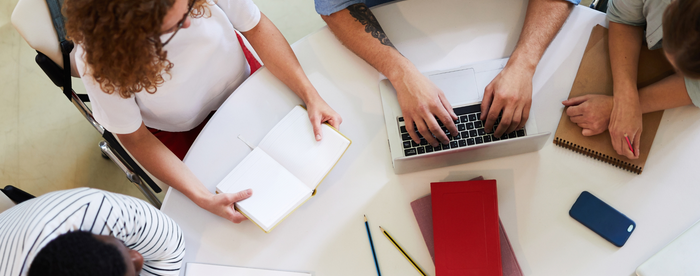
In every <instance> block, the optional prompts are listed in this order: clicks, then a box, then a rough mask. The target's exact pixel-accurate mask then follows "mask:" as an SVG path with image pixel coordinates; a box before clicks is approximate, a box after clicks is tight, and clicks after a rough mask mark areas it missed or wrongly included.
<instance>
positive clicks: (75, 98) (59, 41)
mask: <svg viewBox="0 0 700 276" xmlns="http://www.w3.org/2000/svg"><path fill="white" fill-rule="evenodd" d="M62 4H63V0H20V1H19V2H18V3H17V6H16V7H15V10H14V11H13V12H12V25H14V27H15V29H17V31H18V32H19V33H20V35H22V37H23V38H24V40H26V41H27V43H28V44H29V46H31V47H32V48H34V49H35V50H36V51H37V56H36V62H37V64H39V67H41V69H42V70H43V71H44V73H46V75H47V76H48V77H49V78H50V79H51V81H53V83H54V84H55V85H56V86H58V87H59V88H61V89H62V90H63V94H64V95H65V96H66V97H67V98H68V100H70V101H71V102H72V103H73V105H75V107H76V108H77V109H78V111H80V113H81V114H82V115H83V117H85V119H86V120H87V121H88V122H89V123H90V124H91V125H92V126H93V127H94V128H95V129H96V130H97V131H98V132H99V133H100V134H101V135H102V137H103V138H104V140H103V141H101V142H100V143H99V147H100V150H101V151H102V153H103V156H104V157H106V158H109V159H111V160H112V161H113V162H114V163H115V164H117V166H119V168H120V169H122V171H124V173H125V174H126V177H127V179H129V181H131V182H132V183H134V185H136V187H137V188H139V190H140V191H141V192H142V193H143V194H144V196H145V197H146V198H147V199H148V200H149V201H150V203H151V204H153V205H154V206H155V207H156V208H160V205H161V202H160V200H159V199H158V198H157V197H156V196H155V194H154V191H155V192H156V193H160V192H161V191H162V189H161V187H160V186H158V185H157V184H156V183H155V182H154V181H153V179H152V178H151V176H149V175H148V173H147V172H146V171H144V170H143V169H142V168H141V167H140V166H139V164H138V163H137V162H136V161H135V160H134V159H133V158H132V157H131V156H130V155H129V153H128V152H127V151H126V150H125V149H124V148H123V147H122V146H121V144H120V143H119V141H118V140H117V138H116V136H114V135H113V134H112V133H111V132H109V131H107V130H106V129H105V128H104V127H103V126H101V125H100V124H99V123H98V122H97V121H95V119H94V118H93V116H92V111H91V110H90V109H89V108H88V107H87V106H86V105H85V102H89V101H90V99H89V98H88V97H87V95H82V94H76V93H75V91H73V89H72V85H71V80H72V77H78V74H77V70H76V69H75V65H74V64H75V62H74V61H75V57H74V51H73V48H74V47H73V43H72V42H71V41H68V40H66V39H65V31H64V30H63V16H62V15H61V14H60V10H61V5H62ZM49 6H51V7H52V9H50V8H49ZM52 11H53V13H52ZM59 34H60V35H59ZM144 182H145V183H144Z"/></svg>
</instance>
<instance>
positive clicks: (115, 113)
mask: <svg viewBox="0 0 700 276" xmlns="http://www.w3.org/2000/svg"><path fill="white" fill-rule="evenodd" d="M211 3H212V5H211V6H210V7H209V9H210V10H211V17H208V18H191V24H190V27H189V28H186V29H181V30H180V31H178V33H177V35H175V37H174V38H173V39H172V40H171V41H170V43H168V45H166V46H165V47H164V50H166V51H167V52H168V60H170V62H171V63H172V64H173V65H174V66H173V68H172V69H171V70H170V76H169V75H168V74H164V76H163V77H164V79H165V82H164V83H163V84H162V85H161V86H159V87H158V90H157V91H156V93H154V94H149V93H148V92H146V91H141V92H138V93H136V94H135V95H134V96H132V97H130V98H128V99H124V98H122V97H121V96H119V93H118V92H115V93H112V94H107V93H105V92H103V91H102V89H101V88H100V86H99V83H97V82H96V81H95V79H94V78H93V77H92V76H91V75H90V72H89V71H90V70H89V68H87V67H86V63H85V60H84V55H83V54H84V50H83V48H82V47H81V46H80V45H77V49H76V57H77V58H76V66H77V68H78V72H79V73H80V76H81V78H82V80H83V83H84V84H85V89H86V90H87V94H88V95H89V97H90V102H91V103H92V112H93V115H94V117H95V119H96V120H97V122H99V123H100V124H102V125H103V126H104V127H105V128H106V129H107V130H109V131H111V132H113V133H118V134H129V133H133V132H134V131H136V130H137V129H138V128H139V127H140V126H141V122H143V123H144V124H146V126H148V127H151V128H155V129H160V130H164V131H171V132H180V131H188V130H191V129H193V128H195V127H196V126H198V125H199V124H200V123H201V122H202V121H204V119H205V118H206V117H207V115H209V113H211V112H212V111H214V110H216V109H218V108H219V106H221V104H222V103H223V102H224V101H225V100H226V98H228V96H229V95H231V93H232V92H233V91H234V90H235V89H236V88H237V87H238V86H239V85H240V84H241V83H243V81H244V80H245V79H246V78H247V77H248V75H249V71H250V70H249V68H248V64H247V63H246V60H245V56H244V55H243V50H242V49H241V46H240V44H239V42H238V39H237V37H236V33H235V30H234V28H235V29H236V30H238V31H241V32H245V31H249V30H250V29H252V28H253V27H255V26H256V25H257V24H258V22H260V10H259V9H258V7H257V6H256V5H255V4H254V3H253V2H252V1H251V0H218V1H216V4H213V2H211ZM170 35H172V34H165V35H163V36H162V37H161V39H162V40H163V41H164V40H166V39H167V38H168V37H170Z"/></svg>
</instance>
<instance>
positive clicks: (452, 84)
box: [428, 68, 483, 106]
mask: <svg viewBox="0 0 700 276" xmlns="http://www.w3.org/2000/svg"><path fill="white" fill-rule="evenodd" d="M428 78H429V79H430V80H431V81H432V82H433V83H435V85H437V87H438V88H440V89H441V90H442V92H443V93H445V96H446V97H447V100H448V101H449V102H450V104H451V105H452V106H459V105H464V104H470V103H474V102H478V101H481V95H482V94H483V92H482V93H479V91H478V90H477V85H476V76H475V75H474V69H473V68H467V69H462V70H457V71H450V72H444V73H438V74H435V75H430V76H428Z"/></svg>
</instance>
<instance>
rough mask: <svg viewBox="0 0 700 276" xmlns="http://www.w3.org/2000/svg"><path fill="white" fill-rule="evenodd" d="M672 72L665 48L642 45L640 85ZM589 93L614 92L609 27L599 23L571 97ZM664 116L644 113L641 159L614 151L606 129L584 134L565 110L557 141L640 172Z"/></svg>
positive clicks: (575, 149)
mask: <svg viewBox="0 0 700 276" xmlns="http://www.w3.org/2000/svg"><path fill="white" fill-rule="evenodd" d="M673 72H674V71H673V67H672V66H671V64H669V63H668V61H667V60H666V57H665V56H664V53H663V50H661V49H658V50H654V51H650V50H649V49H648V48H647V47H646V45H644V46H642V50H641V53H640V57H639V69H638V73H637V86H638V87H639V88H642V87H644V86H647V85H649V84H652V83H655V82H657V81H659V80H661V79H663V78H665V77H667V76H670V75H672V74H673ZM586 94H604V95H611V96H612V95H613V80H612V71H611V68H610V53H609V51H608V29H606V28H605V27H603V26H600V25H597V26H595V27H593V31H592V32H591V36H590V38H589V39H588V45H586V51H585V52H584V54H583V59H582V60H581V65H580V66H579V68H578V73H577V74H576V78H575V79H574V85H573V86H572V87H571V93H570V94H569V99H571V98H574V97H578V96H583V95H586ZM662 116H663V111H657V112H652V113H647V114H644V115H643V116H642V121H643V123H642V125H643V131H642V137H641V139H640V143H641V144H640V145H639V151H640V153H639V159H636V160H632V159H629V158H627V157H625V156H622V155H619V154H617V152H615V149H613V147H612V143H611V140H610V133H609V132H608V131H607V130H606V131H605V132H603V133H601V134H598V135H594V136H589V137H585V136H583V135H582V134H581V131H582V129H581V128H580V127H579V126H578V125H576V124H575V123H572V122H571V120H569V116H568V115H566V112H563V113H562V115H561V120H560V121H559V126H558V127H557V132H556V133H555V135H554V144H556V145H558V146H560V147H564V148H567V149H570V150H573V151H575V152H578V153H581V154H583V155H586V156H589V157H592V158H595V159H597V160H600V161H603V162H606V163H609V164H611V165H613V166H616V167H618V168H621V169H624V170H628V171H630V172H634V173H637V174H640V173H642V170H644V164H645V163H646V161H647V157H648V156H649V150H650V149H651V144H652V143H653V142H654V137H655V136H656V131H657V130H658V128H659V123H661V117H662Z"/></svg>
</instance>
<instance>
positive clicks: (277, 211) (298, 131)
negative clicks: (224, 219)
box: [216, 106, 352, 232]
mask: <svg viewBox="0 0 700 276" xmlns="http://www.w3.org/2000/svg"><path fill="white" fill-rule="evenodd" d="M322 129H323V133H322V136H323V139H322V140H321V141H320V142H317V141H316V139H315V138H314V132H313V127H312V126H311V122H309V115H308V113H307V112H306V110H305V109H304V108H303V107H301V106H296V107H294V109H292V111H291V112H289V113H288V114H287V115H286V116H285V117H284V118H283V119H282V120H281V121H280V122H279V123H277V125H275V127H273V128H272V130H270V132H268V133H267V135H265V137H264V138H263V139H262V141H261V142H260V144H259V145H258V147H256V148H255V149H254V150H253V151H252V152H251V153H250V154H248V156H246V157H245V158H244V159H243V161H241V163H239V164H238V165H237V166H236V167H235V168H234V169H233V170H232V171H231V172H230V173H229V174H228V175H227V176H226V177H225V178H224V179H223V180H221V182H219V184H217V185H216V192H217V193H235V192H239V191H243V190H246V189H252V190H253V196H251V197H250V198H248V199H246V200H243V201H240V202H238V203H236V208H237V209H238V211H240V212H241V213H242V214H243V215H245V216H246V217H248V218H249V219H250V220H251V221H253V222H254V223H255V224H257V225H258V226H260V228H262V229H263V231H265V232H270V231H271V230H272V228H274V227H275V226H276V225H277V224H279V223H280V222H281V221H282V220H283V219H284V218H285V217H287V215H289V214H290V213H291V212H292V211H294V210H295V209H296V208H297V207H299V206H300V205H301V204H302V203H304V202H305V201H306V200H308V199H309V198H311V196H313V195H314V194H315V193H316V187H318V185H319V184H321V181H323V179H324V178H325V177H326V175H328V173H329V172H330V171H331V170H332V169H333V167H334V166H335V164H336V163H337V162H338V160H340V158H341V157H342V156H343V154H344V153H345V151H346V150H347V149H348V147H349V146H350V144H351V143H352V142H351V141H350V139H348V138H347V137H345V136H344V135H343V134H341V133H340V132H338V131H337V130H335V129H334V128H333V127H331V126H330V125H327V124H323V125H322Z"/></svg>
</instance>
